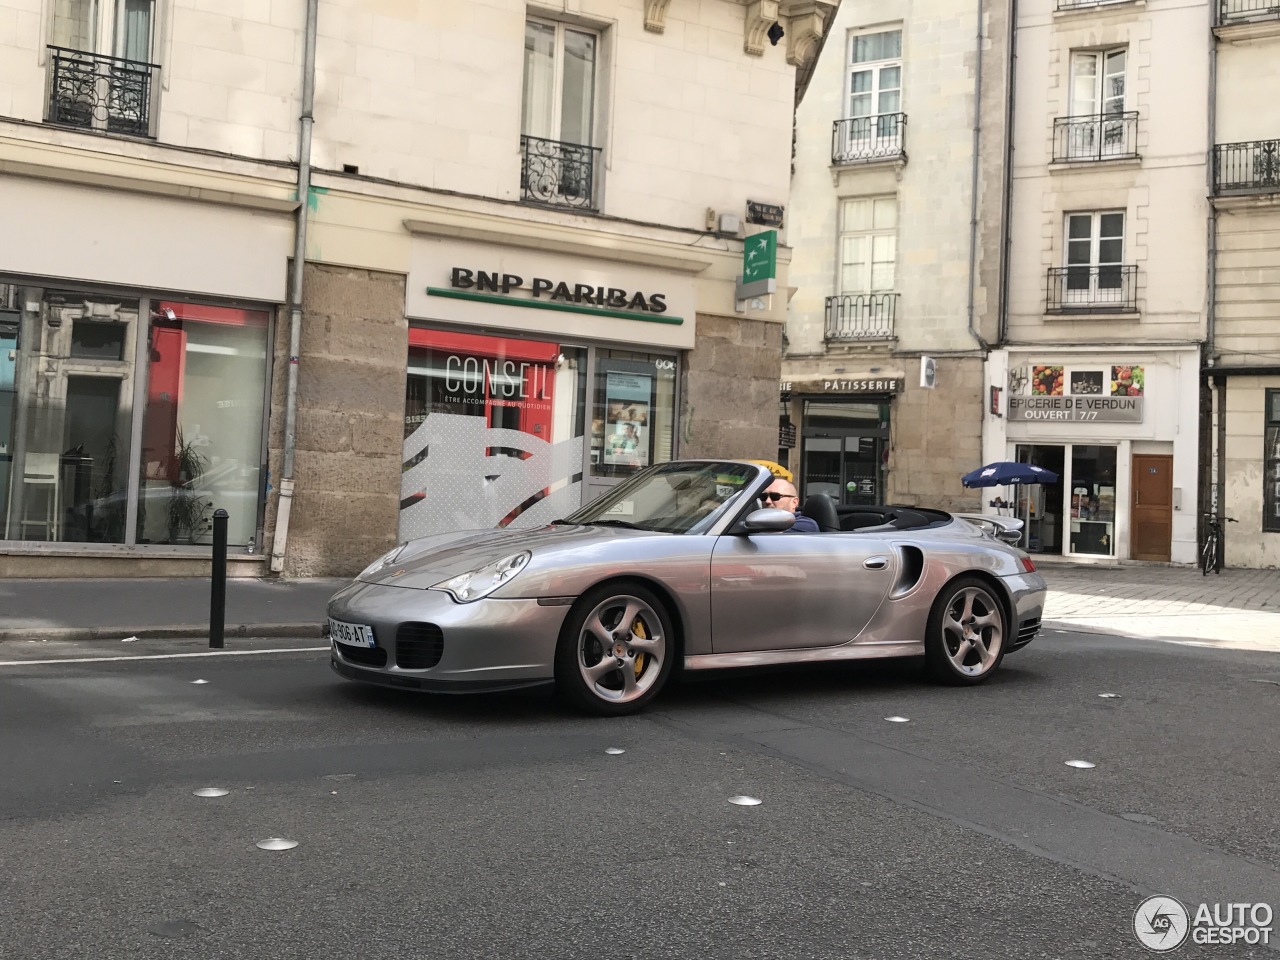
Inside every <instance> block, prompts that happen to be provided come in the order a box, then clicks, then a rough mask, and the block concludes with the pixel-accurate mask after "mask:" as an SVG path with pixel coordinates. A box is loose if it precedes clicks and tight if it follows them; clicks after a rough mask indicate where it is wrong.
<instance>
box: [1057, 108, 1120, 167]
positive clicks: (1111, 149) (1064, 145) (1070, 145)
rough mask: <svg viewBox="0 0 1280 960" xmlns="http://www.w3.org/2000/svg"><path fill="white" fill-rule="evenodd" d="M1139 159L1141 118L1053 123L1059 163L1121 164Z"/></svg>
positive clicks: (1115, 115)
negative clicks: (1125, 160)
mask: <svg viewBox="0 0 1280 960" xmlns="http://www.w3.org/2000/svg"><path fill="white" fill-rule="evenodd" d="M1137 155H1138V114H1137V111H1130V112H1128V113H1106V114H1103V115H1101V116H1091V117H1058V118H1057V119H1056V120H1054V121H1053V160H1054V162H1055V163H1060V162H1068V163H1076V162H1086V161H1090V160H1094V161H1096V160H1121V159H1124V158H1126V157H1136V156H1137Z"/></svg>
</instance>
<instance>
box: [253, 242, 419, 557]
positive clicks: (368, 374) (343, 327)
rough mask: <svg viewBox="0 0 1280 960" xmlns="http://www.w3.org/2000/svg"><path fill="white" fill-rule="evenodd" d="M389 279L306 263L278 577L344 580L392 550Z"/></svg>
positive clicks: (275, 440)
mask: <svg viewBox="0 0 1280 960" xmlns="http://www.w3.org/2000/svg"><path fill="white" fill-rule="evenodd" d="M404 295H405V278H404V277H403V276H402V275H400V274H391V273H380V272H377V271H372V270H358V269H349V268H346V267H336V266H328V265H325V264H315V263H308V264H307V265H306V275H305V278H304V288H303V320H302V344H301V353H300V362H301V366H300V367H299V370H298V420H297V447H296V451H295V455H294V479H295V482H296V486H295V490H294V500H293V510H292V518H291V520H290V524H289V542H288V546H287V548H286V554H285V558H286V559H285V576H286V577H317V576H350V575H352V574H355V573H358V572H359V571H360V570H361V569H363V568H364V566H365V565H367V564H368V563H369V562H370V561H371V560H373V559H374V558H375V557H377V556H378V554H380V553H382V552H384V551H386V550H388V549H390V548H391V547H392V546H393V545H394V544H395V542H396V527H397V522H398V516H399V505H400V471H401V444H402V442H403V438H404V396H405V371H406V363H407V357H408V333H407V330H408V325H407V323H406V321H405V316H404V302H405V301H404ZM288 361H289V316H288V310H287V309H285V308H281V309H280V311H279V316H278V319H277V324H276V337H275V364H274V369H273V380H272V396H271V456H270V463H271V482H272V485H273V487H274V488H275V489H274V490H273V492H272V495H271V497H270V498H269V499H268V504H267V506H268V511H267V521H266V526H267V531H266V534H265V536H264V539H265V541H266V542H265V543H264V545H263V549H264V550H267V551H270V549H271V539H272V536H273V534H274V527H275V521H276V504H277V499H278V498H277V496H276V494H277V493H278V488H279V480H278V478H279V476H280V471H281V468H282V452H283V445H284V414H285V390H286V387H287V384H288Z"/></svg>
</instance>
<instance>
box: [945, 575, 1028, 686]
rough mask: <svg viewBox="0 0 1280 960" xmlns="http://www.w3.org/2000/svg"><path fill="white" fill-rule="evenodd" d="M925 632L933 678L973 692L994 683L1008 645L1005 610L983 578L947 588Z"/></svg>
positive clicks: (964, 579) (962, 579)
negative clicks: (970, 687) (991, 679)
mask: <svg viewBox="0 0 1280 960" xmlns="http://www.w3.org/2000/svg"><path fill="white" fill-rule="evenodd" d="M975 628H976V629H975ZM926 630H927V633H926V636H925V641H924V652H925V662H926V663H927V664H928V667H929V673H930V674H931V675H932V676H933V678H934V679H935V680H938V681H939V682H941V683H949V684H953V685H955V686H973V685H975V684H979V683H983V682H985V681H986V680H988V679H990V677H991V675H992V674H994V673H995V672H996V670H997V668H999V666H1000V663H1001V661H1003V660H1004V653H1005V650H1006V649H1008V644H1009V642H1010V637H1009V617H1008V615H1007V614H1006V613H1005V609H1004V604H1003V603H1001V602H1000V597H999V595H998V593H997V592H996V588H995V587H993V586H991V585H990V584H989V583H987V581H985V580H983V579H982V578H981V577H972V576H964V577H957V578H956V579H954V580H952V581H951V582H950V583H948V584H947V585H946V586H945V587H943V588H942V590H941V591H940V592H939V593H938V596H937V598H936V599H935V600H934V602H933V609H932V610H930V611H929V625H928V627H927V628H926ZM971 638H974V639H978V640H980V643H974V642H973V639H971ZM965 644H968V647H967V649H965V648H964V645H965Z"/></svg>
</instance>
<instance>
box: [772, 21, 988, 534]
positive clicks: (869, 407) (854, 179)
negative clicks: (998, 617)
mask: <svg viewBox="0 0 1280 960" xmlns="http://www.w3.org/2000/svg"><path fill="white" fill-rule="evenodd" d="M1007 8H1008V4H1007V3H986V2H983V3H979V2H978V0H974V2H972V3H960V4H957V3H954V2H945V3H944V2H941V0H938V2H933V0H929V2H923V3H921V2H912V3H907V2H897V0H891V2H876V3H870V2H862V0H846V2H845V3H844V4H842V6H841V8H840V11H839V13H838V15H837V17H836V21H835V23H834V24H833V26H832V29H831V32H830V33H829V35H828V38H827V42H826V44H825V46H824V47H823V50H822V54H821V56H820V57H819V59H818V62H817V65H816V67H815V68H814V73H813V78H812V80H811V81H810V84H809V87H808V91H807V93H806V95H805V98H804V100H803V101H802V102H801V103H800V104H799V106H798V108H797V111H796V158H795V172H794V176H793V181H792V208H791V211H790V214H789V216H790V233H789V240H790V244H791V246H792V248H793V258H792V262H791V284H792V289H793V294H792V297H791V303H790V313H789V317H788V321H787V331H786V332H787V340H786V348H785V353H784V359H783V384H782V404H781V418H782V423H783V431H782V432H783V435H784V438H785V439H786V440H787V442H788V445H784V446H783V447H782V449H781V450H780V452H779V456H780V457H781V458H783V459H784V460H785V461H786V462H787V463H788V465H789V466H790V468H791V469H792V471H793V472H794V473H795V474H796V475H797V479H798V480H799V482H800V484H801V486H802V487H803V488H804V489H805V490H806V491H807V492H810V493H812V492H826V493H829V494H831V495H833V496H835V497H836V498H837V501H838V502H844V503H863V502H868V503H876V502H882V503H883V502H889V503H909V504H927V505H932V506H939V507H943V508H951V509H970V510H974V509H977V508H978V505H979V499H978V496H977V494H976V493H974V492H973V491H969V490H965V489H964V488H963V487H962V486H961V483H960V477H961V476H962V475H963V474H964V473H966V472H968V471H969V470H972V469H974V468H975V467H977V466H979V465H980V463H981V461H980V459H979V458H980V457H981V454H982V423H983V402H984V399H983V361H984V358H985V356H986V351H987V349H988V347H989V346H990V345H991V344H993V343H995V341H996V338H997V335H998V324H997V308H998V306H999V304H998V293H999V289H1000V287H999V278H1000V275H1001V255H1000V254H1001V239H1002V223H1003V218H1002V198H1003V196H1004V170H1005V161H1004V158H1005V155H1006V143H1005V132H1004V131H1005V128H1006V123H1005V117H1004V112H1005V106H1006V103H1007V96H1008V90H1009V85H1008V58H1007V48H1008V29H1009V22H1008V9H1007ZM926 368H927V370H929V371H931V374H930V376H929V377H928V378H927V380H926V378H924V377H923V376H922V374H923V372H924V371H925V370H926ZM793 431H794V440H793V441H792V439H791V435H792V432H793Z"/></svg>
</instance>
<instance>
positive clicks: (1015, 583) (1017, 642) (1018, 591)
mask: <svg viewBox="0 0 1280 960" xmlns="http://www.w3.org/2000/svg"><path fill="white" fill-rule="evenodd" d="M1001 579H1003V581H1004V585H1005V587H1006V588H1007V589H1008V591H1009V596H1010V598H1011V599H1012V600H1013V619H1014V622H1015V623H1016V624H1017V632H1016V633H1015V635H1014V642H1013V643H1012V644H1011V645H1010V646H1009V649H1008V651H1007V652H1009V653H1012V652H1013V651H1014V650H1021V649H1022V648H1023V647H1025V646H1026V645H1027V644H1028V643H1030V642H1031V641H1032V640H1034V639H1035V638H1036V634H1037V633H1039V632H1040V619H1041V617H1043V616H1044V601H1045V597H1046V596H1047V595H1048V592H1049V588H1048V584H1046V583H1045V582H1044V577H1042V576H1040V574H1038V573H1021V574H1018V575H1016V576H1012V577H1002V578H1001Z"/></svg>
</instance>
